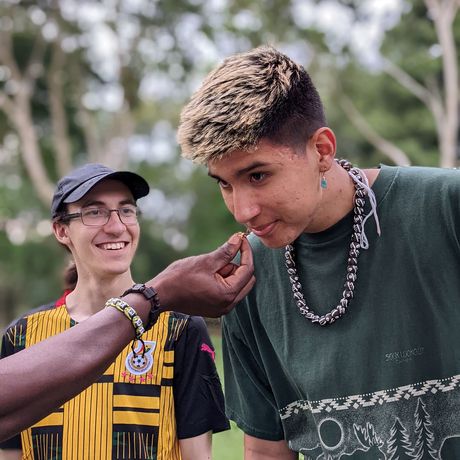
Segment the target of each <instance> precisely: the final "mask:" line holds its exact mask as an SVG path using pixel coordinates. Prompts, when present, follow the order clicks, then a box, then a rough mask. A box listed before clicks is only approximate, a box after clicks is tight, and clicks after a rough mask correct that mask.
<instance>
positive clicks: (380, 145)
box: [339, 95, 410, 166]
mask: <svg viewBox="0 0 460 460" xmlns="http://www.w3.org/2000/svg"><path fill="white" fill-rule="evenodd" d="M339 103H340V106H341V107H342V109H343V111H344V112H345V113H346V115H347V116H348V118H349V120H350V121H351V122H352V123H353V125H354V126H355V128H356V129H357V130H358V131H359V132H360V133H361V134H362V135H363V137H364V138H365V139H366V140H367V141H368V142H370V143H371V144H372V145H373V146H374V147H375V148H376V149H377V150H379V151H380V152H382V153H383V154H384V155H385V156H387V157H388V158H390V160H391V161H392V162H393V163H394V164H396V165H400V166H404V165H409V164H410V160H409V157H408V156H407V155H406V154H405V153H404V152H403V151H402V150H401V149H400V148H399V147H397V146H396V145H394V144H393V143H391V142H389V141H387V140H386V139H384V138H383V137H381V136H380V135H379V134H377V133H376V132H375V131H374V129H373V128H372V127H371V126H370V125H369V123H368V122H367V121H366V120H365V118H364V117H363V116H362V115H361V113H360V112H359V111H358V109H357V108H356V107H355V105H354V104H353V102H352V101H351V99H350V98H349V97H347V96H344V95H342V96H341V98H340V102H339Z"/></svg>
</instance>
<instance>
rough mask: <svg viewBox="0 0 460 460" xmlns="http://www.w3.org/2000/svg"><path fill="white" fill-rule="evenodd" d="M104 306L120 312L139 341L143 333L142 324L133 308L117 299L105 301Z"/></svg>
mask: <svg viewBox="0 0 460 460" xmlns="http://www.w3.org/2000/svg"><path fill="white" fill-rule="evenodd" d="M105 306H106V307H113V308H116V309H117V310H118V311H121V312H122V313H123V314H124V315H125V316H126V318H128V319H129V320H130V321H131V324H132V325H133V328H134V334H135V336H136V339H140V338H141V337H142V334H143V333H144V332H145V328H144V324H143V323H142V320H141V318H140V317H139V315H138V314H137V312H136V310H134V308H133V307H131V306H130V305H129V304H127V303H126V302H125V301H124V300H122V299H120V298H118V297H112V298H111V299H109V300H107V302H106V303H105Z"/></svg>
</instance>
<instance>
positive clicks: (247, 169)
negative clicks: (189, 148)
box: [208, 161, 270, 180]
mask: <svg viewBox="0 0 460 460" xmlns="http://www.w3.org/2000/svg"><path fill="white" fill-rule="evenodd" d="M269 165H270V163H266V162H263V161H255V162H254V163H251V164H250V165H248V166H246V167H245V168H242V169H239V170H238V171H236V173H235V176H236V177H241V176H244V175H245V174H247V173H250V172H251V171H252V170H254V169H259V168H263V167H266V166H269ZM208 176H209V177H212V178H213V179H217V180H222V179H221V178H220V177H219V176H217V175H215V174H212V173H211V172H210V171H209V170H208Z"/></svg>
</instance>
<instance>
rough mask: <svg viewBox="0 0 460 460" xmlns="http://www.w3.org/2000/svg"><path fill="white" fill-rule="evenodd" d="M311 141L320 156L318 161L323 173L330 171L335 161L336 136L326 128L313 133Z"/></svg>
mask: <svg viewBox="0 0 460 460" xmlns="http://www.w3.org/2000/svg"><path fill="white" fill-rule="evenodd" d="M311 140H312V143H313V144H314V146H315V150H316V152H317V154H318V156H319V158H318V161H319V165H320V169H321V171H323V172H324V171H328V170H329V168H330V167H331V165H332V162H333V161H334V157H335V152H336V145H337V143H336V139H335V134H334V133H333V131H332V130H331V129H329V128H328V127H326V126H324V127H322V128H319V129H317V130H316V131H315V132H314V133H313V136H312V138H311Z"/></svg>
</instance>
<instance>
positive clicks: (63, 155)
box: [47, 41, 72, 177]
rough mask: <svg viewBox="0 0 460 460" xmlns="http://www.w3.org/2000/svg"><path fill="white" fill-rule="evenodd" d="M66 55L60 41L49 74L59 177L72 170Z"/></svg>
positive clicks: (54, 48)
mask: <svg viewBox="0 0 460 460" xmlns="http://www.w3.org/2000/svg"><path fill="white" fill-rule="evenodd" d="M64 63H65V54H64V52H63V50H62V48H61V46H60V43H59V42H58V41H56V42H54V44H53V48H52V57H51V64H50V67H49V72H48V78H47V81H48V94H49V100H50V116H51V126H52V130H53V143H54V148H55V158H56V163H57V169H58V172H59V176H61V177H62V176H64V175H66V174H67V173H68V172H69V171H70V169H71V168H72V150H71V147H70V140H69V132H68V129H67V126H68V121H67V113H66V110H65V108H64V95H63V82H62V79H63V67H64Z"/></svg>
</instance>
